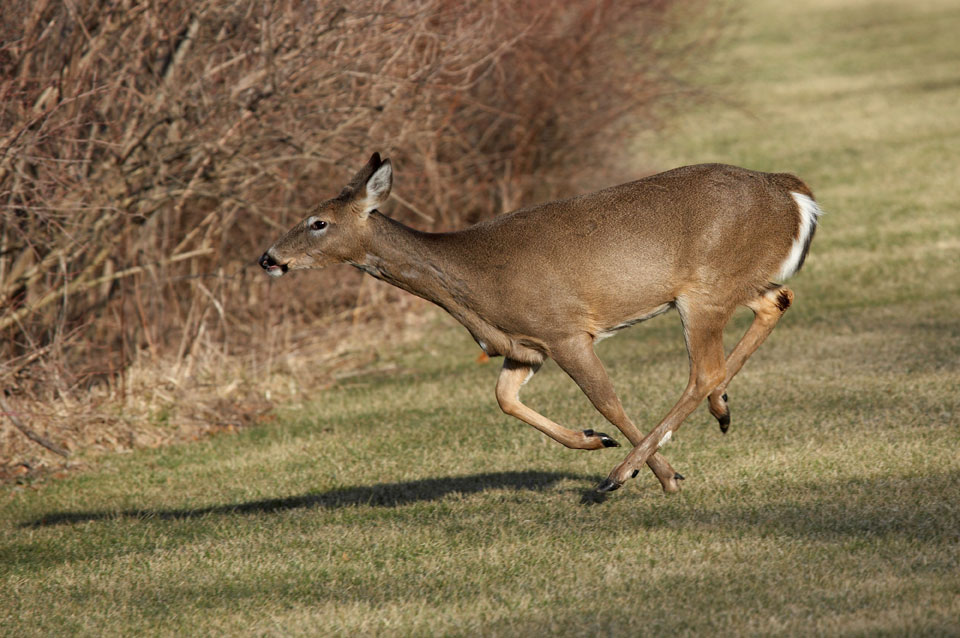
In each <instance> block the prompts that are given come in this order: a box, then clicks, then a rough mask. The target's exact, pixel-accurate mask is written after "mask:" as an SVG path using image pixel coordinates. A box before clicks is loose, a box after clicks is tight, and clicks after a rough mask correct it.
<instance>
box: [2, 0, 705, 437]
mask: <svg viewBox="0 0 960 638" xmlns="http://www.w3.org/2000/svg"><path fill="white" fill-rule="evenodd" d="M704 8H705V5H704V4H702V3H701V2H699V1H698V0H620V1H616V2H615V1H613V0H563V1H561V0H529V1H520V0H457V1H452V0H424V1H415V0H392V1H388V0H355V1H354V2H351V3H349V4H344V5H338V4H335V3H314V2H296V1H293V0H286V1H284V0H267V1H265V2H263V1H258V2H252V1H235V0H201V1H200V2H187V1H186V0H172V1H170V2H163V3H150V2H138V1H136V0H119V1H107V0H99V1H98V0H85V1H84V0H81V1H75V2H69V3H60V2H50V1H49V0H38V1H37V2H36V3H32V4H31V3H13V4H12V5H11V6H10V7H7V8H5V9H4V11H3V12H2V13H0V36H2V37H0V41H2V45H0V210H2V229H0V334H2V335H3V341H2V343H0V359H2V361H3V363H2V365H0V383H2V385H3V387H5V388H6V391H7V392H8V393H9V394H10V395H11V396H13V397H14V398H15V399H16V402H17V403H18V405H20V406H21V408H20V409H21V410H22V412H23V413H24V414H25V415H27V416H30V417H33V418H34V420H36V421H38V422H39V423H41V424H43V426H44V427H45V428H46V430H47V431H48V432H50V433H52V435H53V436H54V438H57V439H59V440H61V441H63V442H64V444H65V445H68V446H71V445H72V446H73V447H84V446H91V445H97V444H101V443H102V444H103V445H105V446H107V447H111V446H112V447H116V446H118V445H121V444H123V441H124V440H127V439H129V440H130V441H131V442H132V443H136V438H137V437H136V436H134V435H132V434H131V432H134V433H136V432H140V435H142V436H148V435H147V434H145V433H146V432H147V431H148V430H150V424H151V423H153V424H155V423H161V424H162V423H165V422H168V421H177V422H196V423H202V424H209V423H216V422H217V421H218V420H221V421H223V420H227V421H230V420H231V419H233V420H239V421H242V420H243V419H242V418H240V417H237V416H236V415H237V414H241V413H242V414H260V413H261V412H262V406H261V404H262V403H263V396H262V393H261V392H260V390H262V388H263V387H268V386H267V385H266V384H267V382H268V381H269V380H270V379H272V378H274V377H275V376H276V375H277V374H281V375H282V373H284V372H286V373H287V374H288V375H290V376H295V377H297V378H299V379H301V380H302V379H307V380H308V381H307V382H308V384H310V385H311V386H312V384H316V383H322V382H323V381H322V379H323V378H325V375H328V374H329V370H331V369H333V368H335V367H336V365H335V362H337V361H339V362H341V364H340V365H346V364H345V363H343V362H344V361H345V359H344V357H343V356H342V353H343V350H344V345H343V344H344V343H347V342H348V337H349V334H350V331H351V328H352V327H353V326H355V325H357V323H358V322H359V323H361V324H362V323H364V322H368V321H370V320H371V319H376V318H379V319H381V320H383V319H384V317H385V316H389V317H393V321H398V320H402V317H401V318H399V319H398V315H397V314H396V313H395V312H394V311H392V310H390V309H391V308H395V307H396V304H397V303H401V305H402V304H409V303H410V302H409V301H404V302H398V300H399V299H400V297H399V296H398V295H396V294H395V293H393V292H392V291H389V290H387V289H385V288H383V287H381V286H379V285H377V284H375V283H364V284H362V285H359V282H360V278H359V275H358V274H356V273H353V272H348V271H347V270H338V269H334V270H331V271H330V272H327V273H324V274H323V275H322V276H315V277H313V278H309V279H308V278H305V277H304V278H296V279H295V280H294V281H290V280H289V279H286V280H281V281H279V282H271V281H268V279H267V278H265V277H261V276H260V274H259V273H258V272H257V269H256V267H255V266H254V259H255V258H256V257H257V256H258V255H259V254H260V252H261V251H262V250H263V249H264V248H265V246H266V245H267V244H268V243H269V241H270V240H271V239H272V238H273V237H274V236H276V235H277V234H278V233H279V232H281V231H283V230H285V229H286V228H287V227H288V226H289V225H291V224H292V223H293V222H294V221H295V220H296V219H299V218H300V217H302V216H303V215H304V211H305V210H306V209H307V208H308V207H310V206H311V205H312V204H314V203H316V202H317V201H318V200H320V199H322V198H325V197H328V196H330V195H332V194H333V193H334V192H335V191H336V190H338V189H339V187H340V186H342V184H343V182H344V179H345V178H346V177H348V176H349V174H350V173H351V172H352V170H353V169H354V168H356V167H358V166H359V165H361V164H362V162H363V161H364V160H365V158H366V156H367V155H369V153H370V152H372V151H373V150H379V151H380V152H382V153H384V154H386V155H389V156H390V157H392V158H393V160H394V163H395V166H396V167H397V170H398V173H399V174H400V176H401V177H400V179H399V182H398V188H397V189H395V197H394V198H393V201H394V202H395V203H394V204H393V206H394V209H393V210H390V211H388V212H390V213H391V214H392V215H394V216H396V217H399V218H401V219H403V220H405V221H407V222H408V223H411V224H414V225H416V226H418V227H420V228H426V229H434V230H443V229H451V228H455V227H460V226H463V225H465V224H467V223H470V222H473V221H477V220H479V219H482V218H484V217H489V216H491V215H495V214H497V213H499V212H502V211H504V210H509V209H511V208H514V207H516V206H519V205H521V204H526V203H532V202H533V201H539V200H543V199H545V198H549V197H553V196H557V195H563V194H568V193H570V192H574V191H579V190H583V189H584V188H588V187H596V186H599V185H603V184H607V183H611V182H613V181H616V180H617V179H618V178H621V177H624V176H625V175H626V174H627V172H628V171H626V170H624V168H622V167H624V166H626V167H628V168H631V169H632V168H633V167H635V166H636V162H635V161H625V160H629V157H628V155H629V150H630V145H629V140H630V139H631V134H632V133H634V132H635V131H636V130H638V129H639V128H644V127H648V126H650V125H652V123H653V117H654V114H655V112H656V110H655V109H654V108H653V107H654V105H658V104H659V105H663V104H672V103H674V102H675V100H676V98H677V96H678V95H683V94H684V92H685V88H684V87H683V86H682V85H681V84H680V83H679V82H678V81H676V80H675V79H674V77H675V76H674V73H675V72H676V71H677V70H678V69H681V68H683V67H684V66H685V65H686V64H688V63H689V62H690V61H692V60H696V59H697V58H698V56H699V55H700V53H701V52H702V50H703V49H704V47H705V46H706V45H707V44H709V40H710V39H711V35H710V34H711V33H712V31H711V29H710V27H712V26H713V24H714V23H715V21H714V20H713V19H712V18H704V16H703V12H704ZM689 22H696V23H697V24H698V25H700V27H699V28H697V29H695V30H692V31H691V30H689V29H688V30H680V29H678V24H680V23H689ZM704 27H705V28H704ZM321 355H324V356H326V357H327V360H326V363H325V365H323V366H319V367H317V366H311V365H309V364H308V363H307V362H308V361H310V360H311V358H313V357H317V356H321ZM321 371H326V372H321ZM318 375H319V376H318ZM280 386H282V387H285V388H287V390H280V389H278V390H277V392H279V393H280V394H282V395H284V396H288V395H289V394H290V392H291V391H292V392H295V391H296V384H292V387H291V384H290V383H287V382H284V383H282V384H280ZM237 397H247V398H248V400H239V399H237ZM228 399H229V400H228ZM238 405H244V406H247V407H245V408H243V409H240V408H238V407H237V406H238ZM211 406H213V407H211ZM250 406H252V407H250ZM231 408H232V411H231ZM171 414H172V415H173V416H172V417H171V416H170V415H171ZM218 415H219V416H218ZM231 415H233V416H231ZM230 422H232V421H230ZM154 431H156V428H154ZM150 436H152V435H150ZM165 436H167V435H157V437H158V438H160V439H162V438H164V437H165ZM2 439H3V440H2V441H0V446H2V447H0V450H3V451H5V452H7V453H9V454H13V451H15V449H17V448H16V443H15V441H20V439H19V438H15V437H14V435H13V433H12V431H11V432H9V433H7V434H5V435H4V437H2Z"/></svg>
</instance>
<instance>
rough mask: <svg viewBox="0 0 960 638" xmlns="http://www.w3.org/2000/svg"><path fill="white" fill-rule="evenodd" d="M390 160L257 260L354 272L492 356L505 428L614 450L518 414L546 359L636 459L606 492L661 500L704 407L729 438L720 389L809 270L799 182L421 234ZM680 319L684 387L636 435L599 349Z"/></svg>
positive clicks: (632, 194)
mask: <svg viewBox="0 0 960 638" xmlns="http://www.w3.org/2000/svg"><path fill="white" fill-rule="evenodd" d="M392 183H393V169H392V167H391V165H390V160H383V161H381V160H380V155H379V154H377V153H374V154H373V156H372V157H371V158H370V161H369V162H368V163H367V165H366V166H365V167H364V168H363V169H362V170H361V171H360V172H359V173H357V174H356V176H355V177H354V178H353V180H352V181H351V182H350V184H349V185H347V186H346V187H345V188H344V189H343V191H342V192H341V193H340V194H339V195H338V196H337V197H334V198H333V199H330V200H327V201H325V202H323V203H321V204H320V205H318V206H317V207H316V208H315V209H314V210H313V211H312V213H311V214H310V216H309V217H307V218H306V219H304V220H303V221H301V222H300V223H299V224H297V225H296V226H294V227H293V228H292V229H290V231H289V232H288V233H287V234H286V235H284V236H283V237H281V238H280V239H279V240H278V241H277V242H276V243H275V244H274V245H273V246H271V247H270V249H269V250H267V252H265V253H264V254H263V256H262V257H260V260H259V263H260V265H261V266H262V267H263V268H264V269H265V270H266V271H267V273H268V274H270V275H273V276H275V277H279V276H280V275H282V274H283V273H286V272H287V271H288V270H299V269H303V268H321V267H323V266H327V265H329V264H335V263H348V264H350V265H352V266H355V267H357V268H359V269H360V270H363V271H364V272H367V273H369V274H371V275H373V276H374V277H376V278H377V279H382V280H383V281H386V282H388V283H391V284H393V285H395V286H399V287H400V288H403V289H404V290H407V291H409V292H411V293H413V294H415V295H418V296H420V297H423V298H424V299H427V300H429V301H432V302H433V303H435V304H437V305H439V306H440V307H442V308H443V309H444V310H446V311H447V312H449V313H450V314H451V315H453V316H454V317H455V318H456V319H457V321H459V322H460V323H462V324H463V325H464V326H466V328H467V330H469V331H470V334H471V335H473V338H474V339H475V340H476V341H477V343H478V344H479V345H480V347H481V348H483V350H484V352H486V353H487V354H488V355H490V356H497V355H502V356H503V357H504V362H503V369H502V370H501V371H500V376H499V378H498V379H497V386H496V396H497V401H498V402H499V404H500V407H501V408H502V409H503V411H504V412H506V413H507V414H509V415H512V416H515V417H517V418H518V419H520V420H521V421H524V422H526V423H529V424H530V425H532V426H533V427H535V428H536V429H538V430H540V431H541V432H543V433H544V434H546V435H547V436H549V437H550V438H552V439H554V440H556V441H557V442H559V443H562V444H563V445H565V446H567V447H569V448H576V449H583V450H596V449H600V448H604V447H616V446H618V445H619V444H618V443H617V442H616V441H614V440H613V439H612V438H610V437H609V436H607V435H606V434H603V433H602V432H595V431H593V430H583V431H574V430H570V429H568V428H565V427H563V426H561V425H558V424H557V423H554V422H553V421H551V420H550V419H548V418H546V417H544V416H542V415H541V414H539V413H537V412H534V411H533V410H531V409H530V408H528V407H527V406H525V405H524V404H523V403H521V402H520V400H519V398H518V397H519V391H520V387H521V386H522V385H523V384H524V383H526V382H527V381H528V380H529V379H530V377H531V376H533V374H534V373H535V372H536V371H537V370H538V369H539V368H540V365H541V364H542V363H543V362H544V360H545V359H546V358H547V357H550V358H552V359H553V360H554V361H556V362H557V364H558V365H559V366H560V367H561V368H562V369H563V370H564V371H565V372H566V373H567V374H569V375H570V376H571V377H572V378H573V380H574V381H576V383H577V385H579V386H580V388H581V389H582V390H583V392H584V393H585V394H586V395H587V397H589V399H590V401H591V402H592V403H593V405H594V406H595V407H596V408H597V410H599V411H600V413H601V414H603V416H604V417H605V418H606V419H607V420H608V421H610V422H611V423H612V424H613V425H615V426H616V427H617V428H618V429H619V430H620V431H621V432H622V433H623V434H624V436H626V437H627V439H628V440H629V441H630V443H632V444H633V445H634V448H633V449H632V450H631V451H630V453H629V454H628V455H627V457H626V459H624V460H623V462H621V463H620V464H619V465H617V466H616V467H615V468H614V469H613V471H612V472H611V473H610V475H609V477H608V478H607V479H606V480H605V481H604V482H603V483H601V484H600V485H599V486H598V487H597V490H598V491H600V492H609V491H612V490H615V489H617V488H619V487H620V486H621V485H622V484H623V483H624V482H625V481H626V480H627V479H629V478H631V477H634V476H636V475H637V472H638V471H639V468H640V466H642V465H643V464H644V463H646V464H647V465H648V466H650V469H651V470H653V473H654V474H655V475H656V477H657V479H659V481H660V483H661V485H662V486H663V489H664V491H666V492H675V491H677V490H678V489H679V486H678V483H677V481H678V480H682V479H683V477H682V476H680V475H679V474H677V473H676V472H675V471H674V470H673V468H672V467H671V466H670V464H669V463H668V462H667V460H666V459H665V458H663V456H661V455H660V454H659V453H658V452H657V450H658V449H659V448H660V446H662V445H663V444H665V443H666V442H667V441H668V440H669V439H670V437H671V435H672V434H673V432H674V430H676V429H677V428H678V427H679V426H680V424H681V423H682V422H683V420H684V419H685V418H686V417H687V416H688V415H689V414H690V413H691V412H693V410H694V408H696V406H697V405H698V404H699V403H700V402H701V401H702V400H703V399H708V401H709V408H710V413H711V414H713V416H714V417H716V418H717V420H718V421H719V422H720V429H721V430H722V431H723V432H726V431H727V428H728V427H729V424H730V410H729V408H728V406H727V395H726V389H727V385H729V383H730V380H731V379H732V378H733V377H734V375H736V374H737V372H739V371H740V368H741V367H742V366H743V364H744V362H745V361H746V360H747V358H749V357H750V355H751V354H753V352H754V351H755V350H756V349H757V347H758V346H759V345H760V344H761V343H762V342H763V340H764V339H765V338H766V337H767V335H769V334H770V331H771V330H773V328H774V326H775V325H776V324H777V321H778V320H779V319H780V317H781V315H783V313H784V311H786V309H787V308H788V307H789V306H790V303H791V302H792V301H793V293H792V292H791V291H790V290H788V289H787V288H785V287H783V286H782V285H780V284H779V283H774V282H782V281H783V280H785V279H787V278H788V277H790V276H791V275H793V274H794V273H795V272H797V270H799V269H800V266H802V265H803V261H804V258H805V257H806V255H807V250H808V248H809V246H810V241H811V240H812V239H813V234H814V231H815V230H816V227H817V218H818V217H819V215H820V214H821V211H820V208H819V206H818V205H817V203H816V202H815V201H814V200H813V195H812V193H811V192H810V189H809V188H807V186H806V184H804V183H803V182H802V181H801V180H799V179H798V178H796V177H794V176H793V175H789V174H784V173H760V172H756V171H750V170H747V169H743V168H737V167H735V166H726V165H722V164H703V165H697V166H685V167H683V168H677V169H674V170H671V171H667V172H665V173H660V174H659V175H653V176H651V177H647V178H645V179H641V180H639V181H635V182H630V183H628V184H622V185H620V186H615V187H613V188H607V189H605V190H601V191H598V192H596V193H591V194H589V195H581V196H579V197H574V198H572V199H565V200H561V201H556V202H549V203H546V204H540V205H538V206H532V207H530V208H524V209H521V210H518V211H515V212H513V213H509V214H505V215H501V216H499V217H496V218H494V219H491V220H489V221H485V222H482V223H480V224H477V225H475V226H471V227H470V228H466V229H464V230H460V231H457V232H450V233H425V232H420V231H417V230H414V229H412V228H408V227H407V226H404V225H403V224H401V223H399V222H397V221H394V220H393V219H390V218H389V217H386V216H384V215H382V214H381V213H380V212H379V211H378V210H377V207H379V206H381V205H382V204H383V203H384V202H385V201H386V200H387V197H388V196H389V194H390V188H391V185H392ZM740 305H745V306H747V307H749V308H750V309H751V310H753V312H754V314H755V316H754V320H753V323H752V324H751V326H750V328H749V329H748V330H747V332H746V334H744V336H743V338H742V339H740V342H739V343H738V344H737V345H736V347H735V348H734V349H733V351H732V352H731V353H730V355H729V356H726V357H725V356H724V352H723V342H722V339H721V336H722V332H723V327H724V326H725V325H726V323H727V321H728V320H729V318H730V315H731V314H732V313H733V311H734V309H735V308H736V307H737V306H740ZM671 308H676V309H677V311H678V312H679V314H680V319H681V321H682V322H683V331H684V337H685V339H686V345H687V352H688V354H689V358H690V380H689V382H688V383H687V387H686V389H685V390H684V391H683V394H682V395H681V396H680V400H679V401H677V403H676V405H674V406H673V408H672V409H671V410H670V411H669V412H668V413H667V415H666V416H665V417H664V418H663V420H662V421H661V422H660V424H659V425H658V426H657V427H655V428H654V429H653V430H651V431H650V433H649V434H647V435H646V436H643V435H642V434H641V433H640V431H639V430H638V429H637V427H636V426H635V425H634V424H633V423H632V422H631V421H630V419H629V418H628V417H627V415H626V413H625V412H624V410H623V406H622V405H621V404H620V399H619V398H618V397H617V395H616V393H615V392H614V389H613V385H612V384H611V382H610V379H609V378H608V376H607V373H606V371H605V370H604V368H603V365H602V364H601V363H600V360H599V359H598V358H597V355H596V354H595V353H594V347H593V344H594V343H596V342H597V341H598V340H600V339H602V338H604V337H607V336H610V335H611V334H613V333H614V332H616V331H617V330H620V329H621V328H626V327H627V326H631V325H633V324H635V323H638V322H640V321H644V320H645V319H649V318H651V317H654V316H656V315H659V314H661V313H663V312H666V311H667V310H670V309H671Z"/></svg>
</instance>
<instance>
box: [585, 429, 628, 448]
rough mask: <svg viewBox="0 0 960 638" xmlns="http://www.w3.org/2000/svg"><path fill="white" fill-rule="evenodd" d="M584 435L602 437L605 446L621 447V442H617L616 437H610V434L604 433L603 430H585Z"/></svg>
mask: <svg viewBox="0 0 960 638" xmlns="http://www.w3.org/2000/svg"><path fill="white" fill-rule="evenodd" d="M583 435H584V436H598V437H600V442H601V443H603V447H620V444H619V443H617V441H616V440H615V439H612V438H610V435H609V434H604V433H603V432H594V431H593V430H584V431H583Z"/></svg>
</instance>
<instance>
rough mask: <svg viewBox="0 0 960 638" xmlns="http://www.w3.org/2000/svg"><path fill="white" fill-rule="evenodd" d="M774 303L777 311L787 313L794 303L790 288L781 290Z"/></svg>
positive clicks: (778, 291)
mask: <svg viewBox="0 0 960 638" xmlns="http://www.w3.org/2000/svg"><path fill="white" fill-rule="evenodd" d="M773 303H775V304H776V306H777V310H779V311H780V312H781V313H784V312H786V311H787V308H789V307H790V304H792V303H793V291H792V290H790V289H789V288H780V289H779V290H777V293H776V298H775V299H774V301H773Z"/></svg>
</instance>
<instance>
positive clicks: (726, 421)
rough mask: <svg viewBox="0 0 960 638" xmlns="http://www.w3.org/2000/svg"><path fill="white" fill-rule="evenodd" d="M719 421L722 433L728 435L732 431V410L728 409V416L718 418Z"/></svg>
mask: <svg viewBox="0 0 960 638" xmlns="http://www.w3.org/2000/svg"><path fill="white" fill-rule="evenodd" d="M717 421H719V422H720V432H722V433H723V434H726V433H727V430H729V429H730V408H727V413H726V414H724V415H723V416H718V417H717Z"/></svg>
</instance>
